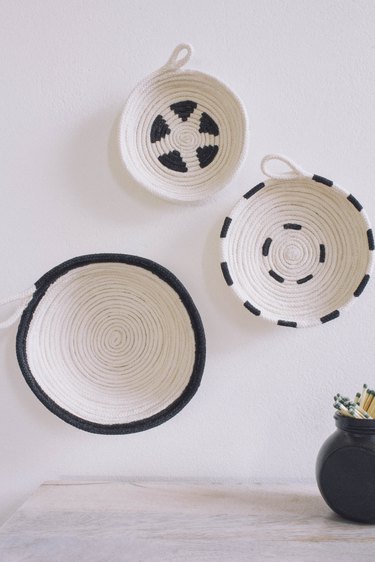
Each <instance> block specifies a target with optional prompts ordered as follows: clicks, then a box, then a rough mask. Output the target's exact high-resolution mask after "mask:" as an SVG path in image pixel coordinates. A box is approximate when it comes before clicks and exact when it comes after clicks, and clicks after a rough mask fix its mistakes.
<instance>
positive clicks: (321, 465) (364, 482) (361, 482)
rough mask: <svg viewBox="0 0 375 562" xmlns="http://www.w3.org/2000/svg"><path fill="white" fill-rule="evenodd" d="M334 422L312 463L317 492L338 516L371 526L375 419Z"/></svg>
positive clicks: (374, 510) (374, 489)
mask: <svg viewBox="0 0 375 562" xmlns="http://www.w3.org/2000/svg"><path fill="white" fill-rule="evenodd" d="M335 420H336V427H337V429H336V431H335V432H334V433H333V434H332V435H331V436H330V437H328V439H327V440H326V441H325V443H324V444H323V446H322V448H321V449H320V451H319V455H318V458H317V462H316V479H317V482H318V486H319V490H320V493H321V494H322V496H323V498H324V500H325V501H326V503H327V504H328V506H329V507H330V508H331V509H332V510H333V511H335V512H336V513H338V514H339V515H341V516H342V517H345V518H346V519H351V520H352V521H359V522H362V523H375V420H358V419H354V418H349V417H344V416H341V415H339V414H336V415H335Z"/></svg>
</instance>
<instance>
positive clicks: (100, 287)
mask: <svg viewBox="0 0 375 562" xmlns="http://www.w3.org/2000/svg"><path fill="white" fill-rule="evenodd" d="M36 286H37V291H36V293H35V297H34V299H33V301H32V302H31V303H30V304H29V306H28V307H27V309H26V311H25V313H24V315H23V317H22V321H21V323H20V326H19V329H18V335H17V356H18V360H19V364H20V367H21V370H22V372H23V375H24V376H25V379H26V381H27V383H28V384H29V386H30V387H31V389H32V390H33V391H34V393H35V394H36V395H37V397H38V398H39V399H40V400H41V401H42V402H43V403H44V404H45V406H47V407H48V408H49V409H50V410H51V411H52V412H53V413H55V414H56V415H58V416H59V417H61V418H62V419H64V420H65V421H67V422H68V423H71V424H72V425H75V426H76V427H79V428H80V429H84V430H86V431H91V432H95V433H132V432H135V431H142V430H144V429H148V428H150V427H153V426H155V425H158V424H160V423H162V422H164V421H166V420H167V419H169V418H170V417H172V416H173V415H175V414H176V413H177V412H178V411H180V410H181V409H182V408H183V407H184V406H185V405H186V403H187V402H188V401H189V400H190V399H191V397H192V396H193V395H194V393H195V392H196V390H197V389H198V387H199V384H200V379H201V376H202V373H203V368H204V361H205V338H204V331H203V326H202V323H201V320H200V316H199V313H198V311H197V310H196V308H195V306H194V303H193V301H192V299H191V297H190V295H189V294H188V292H187V291H186V289H185V288H184V287H183V285H182V284H181V283H180V282H179V281H178V280H177V279H176V278H175V277H174V275H173V274H172V273H171V272H169V271H168V270H166V269H165V268H163V267H162V266H160V265H158V264H156V263H155V262H151V261H150V260H145V259H144V258H139V257H137V256H127V255H119V254H98V255H91V256H82V257H79V258H74V259H73V260H70V261H69V262H65V263H64V264H61V265H60V266H57V267H56V268H54V269H53V270H51V272H49V273H47V274H46V275H45V276H44V277H42V279H41V280H39V281H38V283H37V284H36Z"/></svg>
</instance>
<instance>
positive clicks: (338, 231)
mask: <svg viewBox="0 0 375 562" xmlns="http://www.w3.org/2000/svg"><path fill="white" fill-rule="evenodd" d="M280 164H281V165H282V166H283V168H284V171H281V172H280V171H279V170H277V171H276V172H274V169H275V165H277V166H278V168H280ZM260 167H261V170H262V172H263V174H264V175H265V176H266V178H267V179H266V180H265V181H261V182H260V183H258V184H257V185H256V186H255V187H252V188H251V189H250V190H249V191H247V192H246V193H245V194H244V196H243V198H242V199H241V200H240V201H239V202H238V203H237V205H236V206H235V207H234V208H233V209H232V211H231V212H230V214H229V215H228V216H227V217H226V218H225V220H224V223H223V226H222V230H221V234H220V237H221V245H222V262H221V269H222V273H223V276H224V279H225V281H226V283H227V285H229V286H231V287H232V288H233V289H234V291H235V292H236V294H237V295H238V296H239V298H240V299H241V301H242V303H243V305H244V307H245V308H246V309H247V310H248V311H249V312H250V313H252V314H253V315H255V316H259V317H262V318H265V319H267V320H271V321H272V322H275V323H276V324H278V325H279V326H287V327H292V328H297V327H307V326H318V325H321V324H325V323H326V322H329V321H331V320H334V319H335V318H338V317H339V316H340V315H341V313H342V312H343V311H344V310H346V309H347V308H348V307H349V306H350V305H351V304H352V303H353V302H355V301H356V299H357V297H359V296H360V295H361V294H362V293H363V291H364V289H365V287H366V285H367V283H368V281H369V280H370V275H371V271H372V265H373V250H374V236H373V232H372V229H371V226H370V223H369V220H368V217H367V215H366V213H365V211H364V209H363V207H362V205H361V203H360V202H359V201H358V199H357V198H356V197H354V195H353V194H351V193H348V192H346V191H345V190H344V189H342V188H341V187H339V186H338V185H337V184H335V183H334V182H333V181H332V180H329V179H327V178H326V177H323V176H320V175H317V174H310V173H309V172H306V171H305V170H304V169H303V168H301V167H300V166H299V165H297V164H296V163H295V162H293V161H292V160H290V159H289V158H286V157H285V156H282V155H280V154H270V155H267V156H265V157H264V158H263V159H262V161H261V165H260ZM285 168H286V169H285Z"/></svg>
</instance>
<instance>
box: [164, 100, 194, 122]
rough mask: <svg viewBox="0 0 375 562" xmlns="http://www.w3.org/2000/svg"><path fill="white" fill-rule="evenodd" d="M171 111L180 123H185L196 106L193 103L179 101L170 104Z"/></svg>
mask: <svg viewBox="0 0 375 562" xmlns="http://www.w3.org/2000/svg"><path fill="white" fill-rule="evenodd" d="M170 107H171V110H172V111H174V112H175V114H176V115H178V116H179V117H180V119H182V121H187V120H188V118H189V117H190V115H191V114H192V113H193V111H194V109H196V107H197V104H196V103H195V101H191V100H185V101H179V102H177V103H172V105H171V106H170Z"/></svg>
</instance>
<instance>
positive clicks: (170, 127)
mask: <svg viewBox="0 0 375 562" xmlns="http://www.w3.org/2000/svg"><path fill="white" fill-rule="evenodd" d="M191 54H192V48H191V46H190V45H188V44H181V45H178V46H177V47H176V48H175V50H174V51H173V53H172V55H171V57H170V59H169V61H168V62H167V64H166V65H165V66H163V67H162V68H161V69H160V70H158V71H157V72H155V73H153V74H151V75H150V76H148V77H147V78H145V79H144V80H143V81H142V82H140V83H139V84H138V85H137V86H136V88H135V89H134V90H133V92H132V93H131V94H130V96H129V98H128V100H127V102H126V105H125V108H124V111H123V114H122V118H121V123H120V132H119V134H120V148H121V154H122V158H123V161H124V163H125V165H126V167H127V168H128V170H129V172H130V173H131V174H132V175H133V177H134V178H135V179H136V180H137V181H138V182H139V183H140V184H142V185H143V186H144V187H146V188H147V189H149V190H150V191H152V192H153V193H155V194H156V195H160V196H162V197H164V198H167V199H174V200H176V201H197V200H201V199H204V198H206V197H208V196H209V195H211V194H213V193H214V192H216V191H218V190H219V189H221V188H222V187H223V186H224V185H225V184H226V183H228V181H229V180H230V179H231V178H232V176H233V175H234V173H235V171H236V170H237V168H238V167H239V165H240V163H241V162H242V160H243V158H244V155H245V151H246V145H247V117H246V112H245V110H244V108H243V105H242V103H241V101H240V100H239V99H238V97H237V96H235V94H234V93H233V92H232V91H231V90H229V88H228V87H227V86H226V85H225V84H223V83H222V82H219V81H218V80H217V79H216V78H213V77H212V76H209V75H207V74H203V73H202V72H198V71H194V70H182V66H183V65H185V64H186V63H187V62H188V61H189V59H190V57H191Z"/></svg>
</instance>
